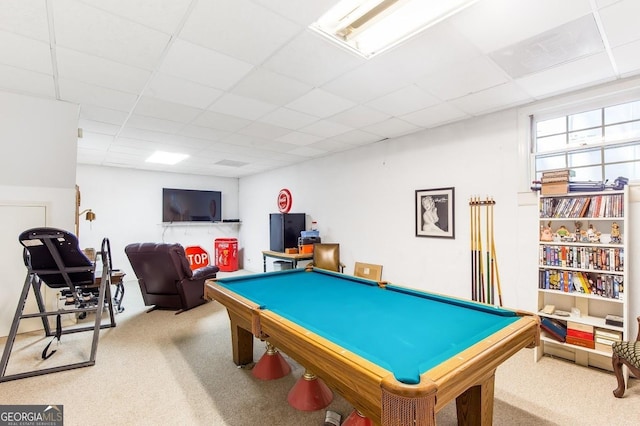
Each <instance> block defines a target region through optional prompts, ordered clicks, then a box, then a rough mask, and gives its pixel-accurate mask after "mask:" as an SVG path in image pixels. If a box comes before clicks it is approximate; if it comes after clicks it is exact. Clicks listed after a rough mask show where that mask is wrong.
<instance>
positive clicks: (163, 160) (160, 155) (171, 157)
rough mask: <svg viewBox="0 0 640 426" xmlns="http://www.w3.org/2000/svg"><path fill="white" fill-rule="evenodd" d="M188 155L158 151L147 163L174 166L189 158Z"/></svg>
mask: <svg viewBox="0 0 640 426" xmlns="http://www.w3.org/2000/svg"><path fill="white" fill-rule="evenodd" d="M188 157H189V156H188V155H187V154H177V153H175V152H164V151H156V152H154V153H153V154H151V157H149V158H147V159H146V160H145V161H146V162H147V163H158V164H169V165H171V166H173V165H174V164H176V163H179V162H180V161H182V160H184V159H185V158H188Z"/></svg>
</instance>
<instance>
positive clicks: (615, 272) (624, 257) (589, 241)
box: [536, 187, 634, 374]
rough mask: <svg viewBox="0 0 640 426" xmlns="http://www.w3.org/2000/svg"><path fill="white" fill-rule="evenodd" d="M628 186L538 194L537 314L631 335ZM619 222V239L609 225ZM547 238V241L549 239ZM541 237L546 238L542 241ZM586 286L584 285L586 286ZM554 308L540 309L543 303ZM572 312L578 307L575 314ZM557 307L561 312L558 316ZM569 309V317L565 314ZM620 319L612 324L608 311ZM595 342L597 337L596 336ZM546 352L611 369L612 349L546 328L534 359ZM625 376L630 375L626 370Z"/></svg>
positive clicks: (623, 335)
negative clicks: (585, 343) (571, 339)
mask: <svg viewBox="0 0 640 426" xmlns="http://www.w3.org/2000/svg"><path fill="white" fill-rule="evenodd" d="M628 211H629V196H628V187H625V188H624V189H623V190H605V191H601V192H581V193H576V192H570V193H567V194H562V195H540V196H539V215H538V218H539V227H540V237H539V239H540V241H539V258H538V311H539V312H538V314H539V315H540V316H541V317H547V318H552V319H555V320H558V321H560V322H562V323H564V324H566V323H567V322H568V321H569V322H571V323H573V326H574V327H575V326H576V324H577V325H579V326H580V328H582V327H583V326H586V328H587V329H588V328H590V327H593V328H594V330H596V329H597V330H600V333H611V334H619V333H622V339H624V340H627V339H629V338H633V337H634V336H630V335H629V327H630V319H629V309H628V304H629V291H631V290H633V289H632V288H631V286H630V282H629V261H630V259H631V258H630V257H629V250H628V248H629V244H628V242H627V239H628V236H629V235H631V234H630V230H629V221H627V220H625V219H626V217H625V214H626V213H627V212H628ZM616 224H617V226H618V229H619V233H620V237H619V238H620V239H619V241H618V240H616V232H615V231H613V230H612V228H613V227H614V226H615V225H616ZM549 238H551V241H547V240H548V239H549ZM543 240H544V241H543ZM583 284H585V285H586V288H585V285H583ZM547 305H553V306H555V312H554V313H553V314H548V313H544V312H542V311H543V309H544V308H545V306H547ZM575 310H579V316H578V314H577V312H575ZM558 311H560V314H562V315H558ZM567 313H569V316H566V314H567ZM608 314H611V315H615V316H618V317H622V318H623V324H622V326H616V325H610V324H607V323H606V321H605V317H606V316H607V315H608ZM596 340H597V339H596ZM545 354H548V355H552V356H557V357H561V358H565V359H568V360H571V361H574V362H575V363H577V364H580V365H584V366H593V367H598V368H603V369H607V370H611V369H612V367H611V352H610V350H606V349H604V348H603V345H602V344H600V345H597V347H595V348H589V347H584V346H579V345H577V344H571V343H563V342H559V341H558V340H556V339H554V338H553V337H552V336H551V335H549V334H547V333H546V332H545V331H544V330H543V332H542V336H541V343H540V346H539V347H538V348H536V359H540V358H541V357H542V356H543V355H545ZM625 374H628V373H625Z"/></svg>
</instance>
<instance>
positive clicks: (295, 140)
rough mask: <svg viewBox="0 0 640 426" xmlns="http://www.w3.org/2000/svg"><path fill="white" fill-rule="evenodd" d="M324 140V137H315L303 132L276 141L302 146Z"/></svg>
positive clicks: (287, 135)
mask: <svg viewBox="0 0 640 426" xmlns="http://www.w3.org/2000/svg"><path fill="white" fill-rule="evenodd" d="M322 139H324V138H323V137H322V136H315V135H310V134H308V133H302V132H290V133H287V134H286V135H283V136H280V137H278V138H276V140H278V141H280V142H286V143H289V144H292V145H300V146H304V145H310V144H312V143H314V142H318V141H319V140H322Z"/></svg>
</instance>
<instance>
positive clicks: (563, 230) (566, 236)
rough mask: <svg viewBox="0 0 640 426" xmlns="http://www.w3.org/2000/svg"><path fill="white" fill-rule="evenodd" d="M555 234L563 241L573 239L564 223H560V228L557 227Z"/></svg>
mask: <svg viewBox="0 0 640 426" xmlns="http://www.w3.org/2000/svg"><path fill="white" fill-rule="evenodd" d="M556 235H558V237H560V241H564V242H571V241H574V238H573V235H571V232H570V231H569V230H568V229H567V227H566V226H564V225H560V228H558V230H557V231H556Z"/></svg>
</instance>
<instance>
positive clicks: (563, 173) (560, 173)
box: [542, 169, 576, 179]
mask: <svg viewBox="0 0 640 426" xmlns="http://www.w3.org/2000/svg"><path fill="white" fill-rule="evenodd" d="M575 176H576V172H575V170H571V169H558V170H547V171H546V172H542V178H543V179H544V178H552V177H566V178H570V177H575Z"/></svg>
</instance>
